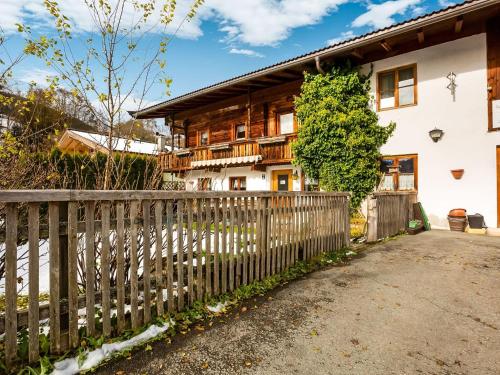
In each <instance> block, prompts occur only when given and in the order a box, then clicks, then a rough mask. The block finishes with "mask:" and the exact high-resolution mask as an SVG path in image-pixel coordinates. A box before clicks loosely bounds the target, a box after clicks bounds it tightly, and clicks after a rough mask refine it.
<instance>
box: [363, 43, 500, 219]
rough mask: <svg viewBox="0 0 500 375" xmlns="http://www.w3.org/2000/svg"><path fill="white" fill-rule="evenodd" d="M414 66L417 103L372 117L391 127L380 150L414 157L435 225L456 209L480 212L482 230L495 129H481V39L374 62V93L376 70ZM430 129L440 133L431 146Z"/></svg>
mask: <svg viewBox="0 0 500 375" xmlns="http://www.w3.org/2000/svg"><path fill="white" fill-rule="evenodd" d="M414 63H416V64H417V77H418V104H417V105H416V106H413V107H407V108H399V109H393V110H386V111H382V112H379V113H378V114H379V118H380V123H381V124H388V123H389V122H390V121H394V122H395V123H396V124H397V127H396V131H395V134H394V135H393V137H392V138H391V139H390V140H389V142H388V143H387V144H386V145H385V146H383V148H382V152H383V154H385V155H399V154H418V193H419V200H420V201H421V202H422V204H423V206H424V208H425V210H426V212H427V214H428V216H429V218H430V221H431V223H432V224H433V225H434V227H446V228H448V224H447V220H446V217H447V214H448V211H449V210H450V209H452V208H457V207H459V208H465V209H467V212H468V213H471V214H472V213H476V212H478V213H481V214H482V215H484V216H485V220H486V224H487V225H488V226H489V227H496V225H497V191H496V190H497V188H496V178H497V177H496V174H497V171H496V146H497V145H500V132H490V133H488V131H487V130H488V114H487V76H486V66H487V64H486V35H485V34H480V35H475V36H471V37H468V38H464V39H460V40H457V41H453V42H449V43H445V44H440V45H437V46H434V47H429V48H426V49H421V50H418V51H414V52H410V53H407V54H403V55H400V56H396V57H392V58H388V59H384V60H380V61H377V62H375V63H374V64H373V68H374V74H373V77H372V93H373V95H374V96H375V90H376V73H377V72H378V71H383V70H386V69H391V68H396V67H399V66H404V65H408V64H414ZM364 68H365V69H366V70H368V69H369V67H366V66H365V67H364ZM449 72H454V73H455V74H456V75H457V77H456V83H457V89H456V101H455V102H454V101H453V98H452V95H451V93H450V91H449V90H448V89H447V88H446V86H447V85H448V83H449V81H448V79H447V78H446V76H447V75H448V73H449ZM434 127H438V128H440V129H442V130H443V131H444V136H443V138H442V140H441V141H439V142H438V143H434V142H433V141H432V140H431V139H430V137H429V134H428V132H429V131H430V130H431V129H433V128H434ZM459 168H462V169H464V170H465V173H464V175H463V177H462V179H461V180H455V179H454V178H453V177H452V175H451V173H450V170H452V169H459Z"/></svg>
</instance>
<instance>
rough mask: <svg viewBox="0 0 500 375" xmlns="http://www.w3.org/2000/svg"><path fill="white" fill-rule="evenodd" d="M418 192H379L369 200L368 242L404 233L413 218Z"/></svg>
mask: <svg viewBox="0 0 500 375" xmlns="http://www.w3.org/2000/svg"><path fill="white" fill-rule="evenodd" d="M416 202H417V193H416V192H378V193H374V194H372V195H371V196H370V197H369V198H368V218H367V220H368V238H367V239H368V242H373V241H377V240H379V239H382V238H386V237H390V236H395V235H396V234H399V233H401V232H404V231H405V230H406V228H407V226H408V221H409V220H410V219H412V218H413V203H416Z"/></svg>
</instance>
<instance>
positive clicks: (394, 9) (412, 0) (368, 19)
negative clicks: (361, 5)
mask: <svg viewBox="0 0 500 375" xmlns="http://www.w3.org/2000/svg"><path fill="white" fill-rule="evenodd" d="M421 2H422V0H391V1H386V2H383V3H380V4H373V3H371V4H368V6H367V8H368V11H367V12H366V13H363V14H362V15H360V16H359V17H357V18H356V19H355V20H354V21H353V22H352V26H353V27H363V26H371V27H374V28H383V27H387V26H390V25H392V24H393V23H395V22H396V20H395V19H394V16H395V15H403V14H405V13H406V12H407V11H408V10H409V9H414V8H417V6H418V5H419V4H420V3H421Z"/></svg>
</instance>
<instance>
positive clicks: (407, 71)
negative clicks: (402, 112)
mask: <svg viewBox="0 0 500 375" xmlns="http://www.w3.org/2000/svg"><path fill="white" fill-rule="evenodd" d="M377 101H378V110H379V111H380V110H383V109H391V108H399V107H405V106H409V105H415V104H417V66H416V65H411V66H405V67H401V68H397V69H393V70H388V71H385V72H380V73H378V85H377Z"/></svg>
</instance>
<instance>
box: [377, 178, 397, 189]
mask: <svg viewBox="0 0 500 375" xmlns="http://www.w3.org/2000/svg"><path fill="white" fill-rule="evenodd" d="M380 190H394V178H393V177H392V175H384V176H383V177H382V181H381V182H380Z"/></svg>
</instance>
